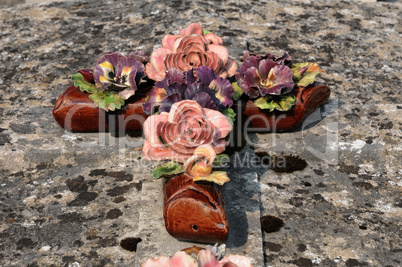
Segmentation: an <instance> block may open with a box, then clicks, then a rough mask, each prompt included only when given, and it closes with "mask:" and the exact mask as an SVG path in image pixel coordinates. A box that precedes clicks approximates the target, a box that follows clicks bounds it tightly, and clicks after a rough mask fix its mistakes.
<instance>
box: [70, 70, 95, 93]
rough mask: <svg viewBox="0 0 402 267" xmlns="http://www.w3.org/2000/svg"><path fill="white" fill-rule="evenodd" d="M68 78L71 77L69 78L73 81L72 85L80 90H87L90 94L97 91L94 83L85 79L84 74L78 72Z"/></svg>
mask: <svg viewBox="0 0 402 267" xmlns="http://www.w3.org/2000/svg"><path fill="white" fill-rule="evenodd" d="M70 78H71V80H73V81H74V86H75V87H78V88H80V90H81V91H84V92H87V93H90V94H92V93H95V92H97V91H98V89H97V88H96V86H95V84H93V83H89V82H87V81H85V79H84V76H83V75H82V74H81V73H79V72H77V73H76V74H73V75H71V76H70Z"/></svg>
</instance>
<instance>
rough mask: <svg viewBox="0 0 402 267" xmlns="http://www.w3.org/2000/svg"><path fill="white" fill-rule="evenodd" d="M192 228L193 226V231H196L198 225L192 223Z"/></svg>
mask: <svg viewBox="0 0 402 267" xmlns="http://www.w3.org/2000/svg"><path fill="white" fill-rule="evenodd" d="M192 228H193V231H194V232H197V231H198V226H197V225H195V224H194V225H193V226H192Z"/></svg>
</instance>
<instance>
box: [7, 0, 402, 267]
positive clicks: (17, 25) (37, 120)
mask: <svg viewBox="0 0 402 267" xmlns="http://www.w3.org/2000/svg"><path fill="white" fill-rule="evenodd" d="M17 2H18V1H17ZM20 2H24V1H20ZM9 3H15V1H14V2H13V1H11V2H9ZM2 6H3V7H2V8H1V9H0V36H1V38H0V59H1V61H0V69H1V72H0V114H1V121H0V188H1V191H0V201H1V213H0V218H1V221H0V266H78V264H79V265H80V266H138V265H139V263H140V262H142V261H143V260H144V259H145V258H146V257H155V256H157V255H158V254H165V255H170V256H171V255H172V253H173V252H174V251H175V250H176V249H181V248H184V247H187V246H189V245H191V244H188V243H184V242H179V241H177V240H175V239H174V238H171V237H169V235H168V234H167V233H166V232H165V230H164V226H163V220H162V203H161V201H162V192H161V186H162V185H161V181H154V180H153V179H152V178H151V176H150V174H149V171H150V170H151V169H152V167H153V166H154V163H148V164H146V162H144V161H143V160H142V157H141V151H140V148H141V144H142V141H143V138H142V136H141V134H140V133H137V134H133V133H130V134H127V135H125V136H120V137H119V136H116V135H114V134H110V133H102V134H97V133H77V134H73V133H69V132H66V131H64V130H63V129H61V128H60V127H59V126H58V124H57V123H56V122H55V121H54V120H53V118H52V115H51V110H52V108H53V105H54V103H55V101H56V99H57V97H58V96H59V95H60V94H61V93H62V92H63V91H64V90H65V89H66V88H67V87H68V86H69V85H70V84H71V82H70V81H69V79H68V75H70V74H72V73H74V72H75V70H77V69H80V68H86V67H93V66H94V64H95V61H96V58H97V57H98V56H100V55H101V54H102V53H104V52H106V51H121V52H124V53H127V54H128V53H129V52H130V51H131V50H133V49H136V48H142V49H144V50H145V51H146V52H147V53H148V54H150V52H151V51H152V49H153V47H154V45H155V44H160V41H161V38H162V37H163V35H165V34H167V33H170V32H172V31H174V30H177V29H179V28H180V27H181V26H185V25H188V24H190V23H191V22H199V23H200V24H202V25H203V26H204V28H206V29H208V30H210V31H212V32H214V33H217V34H218V35H220V36H222V37H223V40H224V44H225V45H226V46H228V48H229V50H230V54H231V55H232V56H233V57H234V58H235V59H237V60H239V59H240V57H241V55H242V52H243V51H244V50H245V49H246V47H247V44H248V45H249V47H250V49H251V50H252V51H253V52H257V53H264V52H272V53H275V54H279V52H280V50H286V51H288V52H289V53H290V54H291V55H292V57H293V59H294V60H295V61H299V62H302V61H306V60H310V61H314V62H317V63H319V64H320V65H321V67H322V68H323V69H325V71H326V73H324V74H323V75H322V76H321V77H322V81H323V82H325V83H327V84H328V85H329V86H330V87H331V89H332V95H331V97H330V100H329V101H328V103H326V105H325V106H324V107H323V108H322V109H321V110H318V111H317V112H315V113H314V114H312V115H311V116H310V117H309V118H308V120H307V121H306V122H305V123H304V124H303V126H302V127H301V128H299V129H297V130H296V131H294V132H290V133H278V134H267V133H252V134H248V135H247V137H248V144H247V145H246V146H245V147H244V148H243V149H240V150H239V152H238V153H237V154H233V155H232V156H231V165H230V167H229V168H227V170H228V172H229V175H230V177H231V179H232V181H231V182H230V183H229V184H227V185H225V188H224V189H225V198H226V204H227V205H226V207H227V213H228V217H229V222H230V226H231V229H232V232H231V235H230V238H229V241H228V244H227V245H228V252H230V253H240V254H244V255H247V256H249V257H251V258H252V259H253V263H254V265H255V266H264V265H265V266H400V265H401V264H402V263H401V262H402V245H401V244H402V242H401V241H402V238H401V235H402V232H401V226H402V223H401V219H402V181H401V176H402V169H401V158H402V155H401V154H402V152H401V150H402V146H401V138H402V133H401V131H402V119H401V117H402V116H401V115H402V112H401V110H402V101H401V98H402V97H401V94H400V89H401V71H400V69H401V68H402V66H401V61H402V60H401V59H402V53H401V51H402V50H401V44H402V37H401V29H402V28H401V20H400V18H401V11H402V8H401V7H402V5H401V4H400V3H398V2H394V3H364V2H353V1H348V2H329V1H307V0H298V1H280V2H275V1H238V0H233V1H229V0H226V1H191V2H190V1H188V2H187V1H170V2H167V3H165V2H163V1H151V0H150V1H106V0H102V1H77V2H73V1H71V2H58V3H51V4H42V5H40V4H36V5H17V6H12V5H11V6H10V5H7V3H6V4H5V5H2ZM263 151H265V152H269V153H271V154H275V155H281V154H283V155H290V154H293V155H297V156H299V157H300V158H302V159H304V160H305V161H306V162H307V167H306V168H305V169H304V170H301V171H295V172H293V173H285V174H281V173H276V172H274V171H273V170H272V169H269V168H267V167H264V166H256V165H255V164H254V163H255V162H254V161H253V159H252V158H253V155H254V152H263ZM263 215H273V216H276V217H279V218H281V219H282V220H283V221H284V226H283V227H282V228H281V229H280V230H279V231H277V232H274V233H264V232H261V230H260V226H259V218H260V217H261V216H263ZM128 237H135V238H141V239H142V242H140V243H138V248H137V252H130V251H128V250H125V249H123V248H122V247H121V246H120V245H119V243H120V241H121V240H123V239H125V238H128Z"/></svg>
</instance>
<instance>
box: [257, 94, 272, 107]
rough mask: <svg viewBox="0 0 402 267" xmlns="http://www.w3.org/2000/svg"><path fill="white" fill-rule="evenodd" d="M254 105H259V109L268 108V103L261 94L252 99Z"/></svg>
mask: <svg viewBox="0 0 402 267" xmlns="http://www.w3.org/2000/svg"><path fill="white" fill-rule="evenodd" d="M254 105H256V106H257V107H259V108H260V109H268V108H269V104H268V102H267V100H266V99H265V97H263V96H262V97H260V98H257V99H256V100H254Z"/></svg>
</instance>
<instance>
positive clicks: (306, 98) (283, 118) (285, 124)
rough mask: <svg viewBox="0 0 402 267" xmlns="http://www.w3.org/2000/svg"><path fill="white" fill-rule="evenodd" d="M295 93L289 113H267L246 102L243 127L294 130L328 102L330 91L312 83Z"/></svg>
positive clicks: (326, 87)
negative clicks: (294, 101) (293, 102)
mask: <svg viewBox="0 0 402 267" xmlns="http://www.w3.org/2000/svg"><path fill="white" fill-rule="evenodd" d="M295 93H296V104H295V105H294V106H293V108H292V109H290V110H289V111H277V110H275V111H273V112H269V110H263V109H260V108H258V107H257V106H255V105H254V103H253V102H252V101H251V100H248V101H247V103H246V105H245V110H244V111H243V115H245V118H244V119H245V121H244V122H243V125H244V126H246V127H250V126H251V127H252V128H255V129H264V130H266V131H268V132H276V131H291V130H294V129H296V128H297V127H298V126H299V125H300V124H301V123H302V121H303V120H304V119H305V118H306V117H307V116H308V115H310V114H311V113H312V112H313V111H314V110H316V109H317V108H318V107H319V106H321V105H322V104H324V103H325V102H326V101H327V100H328V98H329V95H330V94H331V90H330V89H329V87H328V86H326V85H324V84H320V83H314V84H312V85H311V86H308V87H299V88H296V89H295Z"/></svg>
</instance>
